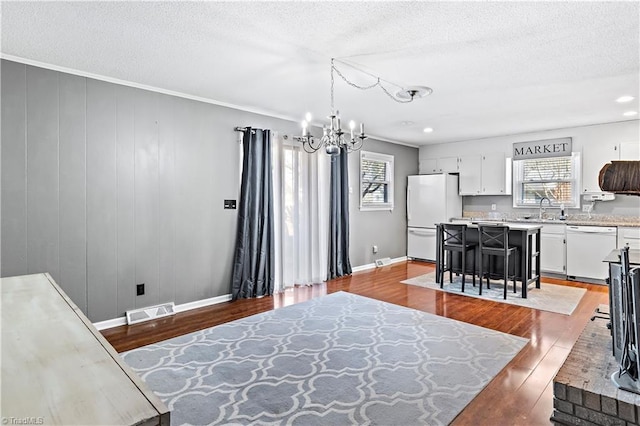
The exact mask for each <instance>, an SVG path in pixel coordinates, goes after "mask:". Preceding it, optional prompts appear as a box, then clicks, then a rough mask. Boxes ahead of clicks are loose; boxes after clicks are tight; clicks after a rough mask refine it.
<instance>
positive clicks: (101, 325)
mask: <svg viewBox="0 0 640 426" xmlns="http://www.w3.org/2000/svg"><path fill="white" fill-rule="evenodd" d="M229 300H231V295H230V294H223V295H222V296H216V297H210V298H208V299H202V300H196V301H195V302H187V303H183V304H181V305H176V308H175V312H176V313H178V312H184V311H189V310H191V309H196V308H202V307H205V306H211V305H217V304H218V303H223V302H228V301H229ZM121 325H127V317H126V316H122V317H119V318H113V319H110V320H105V321H99V322H94V323H93V326H94V327H95V328H97V329H98V330H106V329H108V328H113V327H119V326H121Z"/></svg>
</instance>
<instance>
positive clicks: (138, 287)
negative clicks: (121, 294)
mask: <svg viewBox="0 0 640 426" xmlns="http://www.w3.org/2000/svg"><path fill="white" fill-rule="evenodd" d="M143 295H144V283H142V284H136V296H143Z"/></svg>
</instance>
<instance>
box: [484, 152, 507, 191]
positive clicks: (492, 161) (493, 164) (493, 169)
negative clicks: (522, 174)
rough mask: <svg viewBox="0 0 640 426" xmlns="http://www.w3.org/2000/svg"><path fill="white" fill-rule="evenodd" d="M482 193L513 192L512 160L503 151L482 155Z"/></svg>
mask: <svg viewBox="0 0 640 426" xmlns="http://www.w3.org/2000/svg"><path fill="white" fill-rule="evenodd" d="M482 194H484V195H508V194H511V161H510V159H507V158H505V155H504V153H503V152H497V153H494V154H484V155H483V156H482Z"/></svg>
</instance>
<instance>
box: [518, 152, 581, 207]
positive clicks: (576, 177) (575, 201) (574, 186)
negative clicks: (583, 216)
mask: <svg viewBox="0 0 640 426" xmlns="http://www.w3.org/2000/svg"><path fill="white" fill-rule="evenodd" d="M551 158H556V157H551ZM532 160H538V161H539V160H541V159H540V158H536V159H531V160H515V161H513V207H514V208H537V207H538V205H537V204H536V205H534V204H523V202H522V196H523V192H522V184H523V183H524V176H523V175H524V162H525V161H532ZM581 169H582V168H581V165H580V153H579V152H572V153H571V174H572V176H571V179H570V181H571V202H570V203H566V202H565V203H564V207H565V208H571V209H579V208H580V196H581V193H580V188H581V186H580V182H581V181H580V178H581ZM550 201H551V206H553V207H560V204H561V203H556V202H554V200H550ZM545 206H546V203H545Z"/></svg>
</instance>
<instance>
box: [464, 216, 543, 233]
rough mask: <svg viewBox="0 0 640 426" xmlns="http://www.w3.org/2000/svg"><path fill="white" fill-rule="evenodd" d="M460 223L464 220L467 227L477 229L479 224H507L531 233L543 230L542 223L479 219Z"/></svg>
mask: <svg viewBox="0 0 640 426" xmlns="http://www.w3.org/2000/svg"><path fill="white" fill-rule="evenodd" d="M457 220H458V221H460V220H464V221H465V222H466V223H467V226H468V227H470V228H476V227H477V226H478V224H485V225H502V224H505V223H509V228H510V229H514V230H519V231H531V230H534V229H540V228H542V226H543V224H542V223H527V222H506V221H496V220H491V219H478V220H472V219H471V218H459V219H457Z"/></svg>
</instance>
